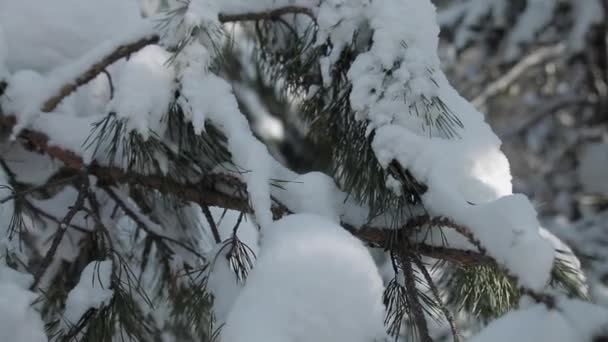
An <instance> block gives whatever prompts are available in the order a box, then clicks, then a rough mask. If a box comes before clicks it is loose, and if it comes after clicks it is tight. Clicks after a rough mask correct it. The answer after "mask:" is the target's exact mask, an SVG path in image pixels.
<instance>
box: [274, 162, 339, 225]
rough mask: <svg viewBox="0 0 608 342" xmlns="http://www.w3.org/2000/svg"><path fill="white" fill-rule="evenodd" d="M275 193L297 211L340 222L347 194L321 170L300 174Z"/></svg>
mask: <svg viewBox="0 0 608 342" xmlns="http://www.w3.org/2000/svg"><path fill="white" fill-rule="evenodd" d="M275 193H276V194H277V198H278V199H279V201H280V202H281V203H283V204H285V205H286V206H287V207H288V208H289V209H290V210H292V211H293V212H295V213H311V214H315V215H319V216H323V217H325V218H328V219H330V220H332V221H333V222H335V223H339V222H340V211H339V209H340V204H342V203H343V202H344V199H345V198H346V195H344V194H343V193H341V192H340V190H339V189H338V187H337V186H336V183H335V182H334V180H333V179H332V178H331V177H329V176H327V175H325V174H323V173H321V172H309V173H306V174H303V175H301V176H298V177H296V178H294V179H293V180H290V181H288V182H286V183H285V184H284V186H283V189H279V190H277V191H275Z"/></svg>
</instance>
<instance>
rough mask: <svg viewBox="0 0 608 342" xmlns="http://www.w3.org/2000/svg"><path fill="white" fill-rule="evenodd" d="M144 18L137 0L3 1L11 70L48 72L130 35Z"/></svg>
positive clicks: (0, 22)
mask: <svg viewBox="0 0 608 342" xmlns="http://www.w3.org/2000/svg"><path fill="white" fill-rule="evenodd" d="M26 18H27V19H26ZM140 18H141V17H140V14H139V8H138V4H137V2H136V1H133V0H103V1H97V0H54V1H53V3H52V5H51V4H49V3H48V2H47V1H45V0H19V1H14V0H0V26H1V28H0V31H1V30H4V37H5V40H6V48H7V50H5V51H8V55H7V56H6V63H7V67H8V70H9V71H12V72H14V71H16V70H20V69H32V70H36V71H38V72H41V73H45V72H48V71H49V70H51V69H52V68H55V67H57V66H60V65H65V64H67V63H69V62H70V61H73V60H74V59H76V58H78V57H79V56H81V55H83V54H84V53H85V52H87V51H88V50H90V49H92V48H94V47H95V46H97V45H98V44H99V43H100V42H103V41H105V40H108V39H111V38H114V37H116V36H120V35H121V34H123V33H124V32H125V31H129V30H130V29H132V28H133V26H134V24H136V23H137V22H138V21H140ZM58 37H60V39H57V38H58ZM0 47H1V45H0ZM0 53H2V49H0ZM0 69H1V67H0Z"/></svg>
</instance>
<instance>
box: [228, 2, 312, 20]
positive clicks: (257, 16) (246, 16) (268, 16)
mask: <svg viewBox="0 0 608 342" xmlns="http://www.w3.org/2000/svg"><path fill="white" fill-rule="evenodd" d="M288 14H303V15H306V16H308V17H310V18H311V19H312V20H313V21H314V22H316V21H317V18H316V17H315V15H314V13H313V12H312V10H311V9H310V8H307V7H301V6H285V7H280V8H276V9H273V10H269V11H265V12H247V13H238V14H222V13H220V15H219V20H220V22H222V23H230V22H238V21H259V20H280V19H281V17H282V16H284V15H288Z"/></svg>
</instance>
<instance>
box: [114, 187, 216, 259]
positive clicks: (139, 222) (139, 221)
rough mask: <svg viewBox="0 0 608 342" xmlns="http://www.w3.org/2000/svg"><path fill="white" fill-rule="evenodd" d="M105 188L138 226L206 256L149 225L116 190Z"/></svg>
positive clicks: (160, 237)
mask: <svg viewBox="0 0 608 342" xmlns="http://www.w3.org/2000/svg"><path fill="white" fill-rule="evenodd" d="M103 190H104V191H105V192H106V193H107V194H108V196H110V198H112V200H113V201H114V202H116V204H118V206H119V207H120V208H121V209H122V211H123V212H124V213H125V214H126V215H127V216H129V217H130V218H131V219H132V220H133V221H134V222H135V223H136V224H137V226H138V227H140V228H141V229H143V230H144V231H145V232H146V233H147V234H148V235H149V236H151V237H153V238H156V239H158V240H166V241H168V242H171V243H173V244H175V245H176V246H179V247H181V248H183V249H185V250H186V251H188V252H190V253H192V254H194V255H195V256H197V257H199V258H200V259H203V260H204V259H205V257H204V256H203V255H202V254H200V253H199V252H197V251H196V250H195V249H194V248H192V247H190V246H188V245H187V244H185V243H183V242H181V241H179V240H176V239H174V238H171V237H168V236H165V235H162V234H160V233H158V232H155V231H154V229H152V228H150V227H148V225H147V224H146V223H145V222H144V220H143V219H142V217H141V216H140V215H139V214H138V213H136V212H135V211H134V210H133V209H131V208H130V207H129V205H128V204H127V203H125V202H124V201H123V200H122V198H120V196H119V195H118V194H117V193H116V192H114V190H112V188H110V187H103Z"/></svg>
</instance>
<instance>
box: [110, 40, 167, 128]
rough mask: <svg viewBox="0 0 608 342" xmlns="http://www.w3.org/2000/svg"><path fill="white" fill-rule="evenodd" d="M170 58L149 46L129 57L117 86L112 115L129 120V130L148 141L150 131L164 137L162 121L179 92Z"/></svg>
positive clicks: (159, 48) (162, 50)
mask: <svg viewBox="0 0 608 342" xmlns="http://www.w3.org/2000/svg"><path fill="white" fill-rule="evenodd" d="M170 57H171V54H170V53H169V52H167V51H165V50H164V49H163V48H161V47H160V46H158V45H149V46H147V47H145V48H143V49H141V50H140V51H138V52H137V53H135V54H134V55H133V56H131V58H129V61H128V62H127V63H126V64H125V66H124V69H123V70H122V71H121V73H120V74H119V77H118V79H117V80H116V83H115V94H114V99H113V100H112V101H111V102H110V103H109V108H108V112H115V113H116V114H117V117H118V118H126V119H127V120H126V123H127V130H128V131H136V132H138V133H139V134H140V135H141V136H142V137H143V138H144V139H147V138H148V136H149V134H150V132H154V133H156V134H157V135H158V136H162V135H163V134H164V129H163V127H162V125H161V119H162V116H163V115H165V114H166V113H167V111H168V109H169V103H170V102H171V99H172V97H173V94H174V92H175V90H174V88H175V86H174V80H175V73H174V69H173V66H171V65H168V60H169V58H170Z"/></svg>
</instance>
